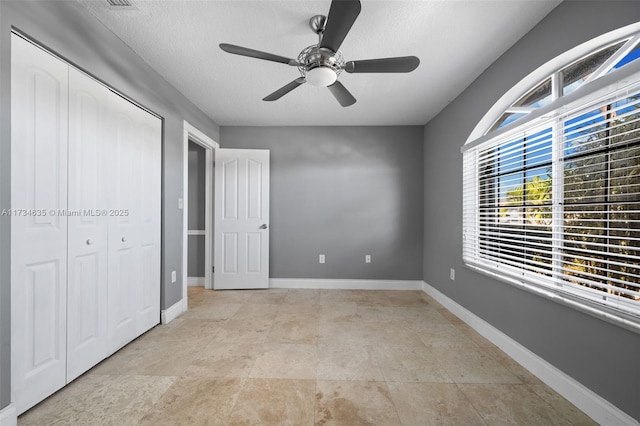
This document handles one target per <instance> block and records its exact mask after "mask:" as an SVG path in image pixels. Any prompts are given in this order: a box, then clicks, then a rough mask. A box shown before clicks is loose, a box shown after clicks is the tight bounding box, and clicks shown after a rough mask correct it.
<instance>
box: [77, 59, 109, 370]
mask: <svg viewBox="0 0 640 426" xmlns="http://www.w3.org/2000/svg"><path fill="white" fill-rule="evenodd" d="M108 96H109V90H108V89H107V88H106V87H104V86H103V85H102V84H99V83H98V82H96V81H95V80H93V79H92V78H90V77H88V76H86V75H85V74H83V73H81V72H80V71H78V70H76V69H74V68H70V69H69V174H68V176H69V197H68V198H69V200H68V201H69V213H70V214H69V216H68V223H69V248H68V285H67V289H68V290H67V291H68V304H67V310H68V314H67V381H71V380H73V379H75V378H76V377H78V376H79V375H80V374H82V373H84V372H85V371H87V370H88V369H89V368H91V367H92V366H94V365H95V364H97V363H98V362H100V361H101V360H103V359H104V358H105V357H106V355H107V305H106V300H107V259H108V256H107V238H108V233H107V230H108V217H107V216H103V215H101V214H100V212H101V211H102V210H103V209H106V208H107V207H108V191H107V188H108V184H109V182H110V180H109V176H108V174H107V173H108V171H109V170H108V167H107V162H106V161H105V160H106V158H107V154H108V152H109V146H108V144H109V138H107V137H106V136H107V135H108V134H109V124H110V123H109V110H108V99H109V98H108Z"/></svg>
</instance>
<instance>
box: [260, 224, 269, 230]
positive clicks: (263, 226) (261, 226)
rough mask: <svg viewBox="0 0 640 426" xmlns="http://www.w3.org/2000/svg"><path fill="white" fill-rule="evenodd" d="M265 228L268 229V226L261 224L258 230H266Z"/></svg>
mask: <svg viewBox="0 0 640 426" xmlns="http://www.w3.org/2000/svg"><path fill="white" fill-rule="evenodd" d="M267 228H268V226H267V224H266V223H263V224H262V225H260V229H267Z"/></svg>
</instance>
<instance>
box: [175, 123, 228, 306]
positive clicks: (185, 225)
mask: <svg viewBox="0 0 640 426" xmlns="http://www.w3.org/2000/svg"><path fill="white" fill-rule="evenodd" d="M189 141H192V142H194V143H197V144H198V145H200V146H201V147H202V148H204V150H205V155H206V169H205V180H206V182H205V233H204V277H205V278H204V280H205V282H204V287H205V288H207V289H212V288H213V273H212V263H213V261H212V256H211V254H212V253H211V251H212V248H213V184H212V182H213V161H214V155H213V150H214V149H215V148H220V144H218V143H217V142H216V141H214V140H213V139H211V138H210V137H209V136H207V135H205V134H204V133H203V132H201V131H200V130H198V129H197V128H195V127H193V126H192V125H191V124H189V123H188V122H187V121H185V122H184V138H183V145H182V146H183V150H182V158H183V167H182V171H183V174H182V182H183V190H182V194H183V195H182V199H183V201H182V208H183V211H182V311H183V312H184V311H186V310H187V306H188V305H187V279H188V277H187V266H188V264H187V259H188V250H187V248H188V244H189V243H188V241H189Z"/></svg>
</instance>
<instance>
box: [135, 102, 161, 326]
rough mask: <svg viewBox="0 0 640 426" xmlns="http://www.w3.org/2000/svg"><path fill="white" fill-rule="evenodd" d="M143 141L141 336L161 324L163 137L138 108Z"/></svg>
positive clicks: (139, 184) (158, 125)
mask: <svg viewBox="0 0 640 426" xmlns="http://www.w3.org/2000/svg"><path fill="white" fill-rule="evenodd" d="M136 122H137V123H138V130H139V132H140V133H139V139H138V143H137V145H136V147H137V149H138V156H137V157H136V161H137V162H138V168H139V173H140V175H139V181H138V182H137V188H136V189H137V191H138V197H137V207H138V208H139V213H137V216H138V219H139V224H138V227H139V228H138V233H139V244H140V246H139V247H140V262H139V264H138V266H139V268H140V270H139V274H140V281H139V287H138V290H139V292H140V293H139V294H140V296H139V299H138V301H139V303H138V306H137V308H136V310H137V333H136V335H140V334H142V333H144V332H145V331H147V330H149V329H150V328H152V327H154V326H155V325H157V324H158V323H159V322H160V244H161V243H160V235H161V229H160V209H161V205H160V194H161V164H162V153H161V148H162V146H161V140H162V139H161V138H162V122H161V121H160V119H159V118H157V117H155V116H153V115H151V114H149V113H148V112H146V111H144V110H142V109H140V108H137V120H136Z"/></svg>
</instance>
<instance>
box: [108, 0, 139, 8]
mask: <svg viewBox="0 0 640 426" xmlns="http://www.w3.org/2000/svg"><path fill="white" fill-rule="evenodd" d="M106 2H107V5H108V6H109V9H126V10H135V9H137V7H135V6H134V5H133V3H132V2H131V0H106Z"/></svg>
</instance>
